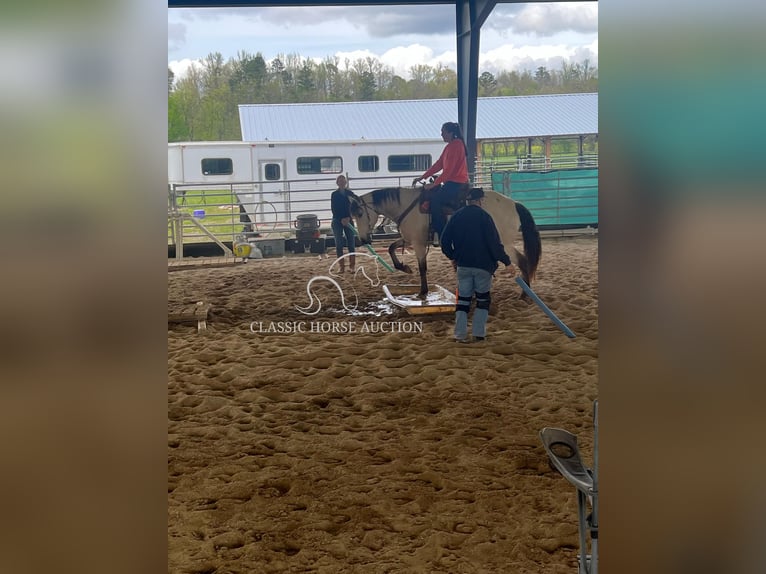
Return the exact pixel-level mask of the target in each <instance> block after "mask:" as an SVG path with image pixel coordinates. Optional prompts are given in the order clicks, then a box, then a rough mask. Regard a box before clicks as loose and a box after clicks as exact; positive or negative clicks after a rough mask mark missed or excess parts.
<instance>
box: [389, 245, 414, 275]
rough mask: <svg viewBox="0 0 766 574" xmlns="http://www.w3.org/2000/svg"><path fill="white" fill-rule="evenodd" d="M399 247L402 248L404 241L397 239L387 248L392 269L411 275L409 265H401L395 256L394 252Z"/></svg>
mask: <svg viewBox="0 0 766 574" xmlns="http://www.w3.org/2000/svg"><path fill="white" fill-rule="evenodd" d="M400 247H404V239H397V240H396V241H394V242H393V243H392V244H391V245H389V246H388V254H389V255H390V256H391V261H392V262H393V264H394V267H395V268H396V269H398V270H399V271H404V272H405V273H412V268H411V267H410V266H409V265H405V264H403V263H402V262H401V260H400V259H399V258H398V257H397V256H396V250H397V249H399V248H400Z"/></svg>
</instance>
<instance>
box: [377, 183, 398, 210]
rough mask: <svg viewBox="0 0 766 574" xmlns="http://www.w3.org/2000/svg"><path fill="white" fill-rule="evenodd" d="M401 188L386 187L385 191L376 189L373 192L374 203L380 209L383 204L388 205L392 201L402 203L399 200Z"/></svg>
mask: <svg viewBox="0 0 766 574" xmlns="http://www.w3.org/2000/svg"><path fill="white" fill-rule="evenodd" d="M400 189H401V188H398V187H385V188H383V189H376V190H373V192H372V203H373V204H374V205H375V206H376V207H378V206H380V204H381V203H388V202H390V201H395V202H396V203H401V200H400V198H399V190H400Z"/></svg>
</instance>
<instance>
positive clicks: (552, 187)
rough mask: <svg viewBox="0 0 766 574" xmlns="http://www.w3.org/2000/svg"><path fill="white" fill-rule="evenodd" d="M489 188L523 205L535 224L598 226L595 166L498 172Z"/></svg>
mask: <svg viewBox="0 0 766 574" xmlns="http://www.w3.org/2000/svg"><path fill="white" fill-rule="evenodd" d="M492 189H493V190H494V191H497V192H499V193H502V194H503V195H506V196H508V197H510V198H512V199H513V200H514V201H517V202H519V203H522V204H524V206H525V207H526V208H527V209H529V211H530V212H531V213H532V217H534V218H535V222H536V223H537V225H538V227H541V228H545V227H567V226H574V227H579V226H586V225H592V226H596V225H598V169H561V170H552V171H546V172H536V171H498V172H494V173H493V174H492Z"/></svg>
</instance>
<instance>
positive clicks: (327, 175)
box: [168, 140, 444, 228]
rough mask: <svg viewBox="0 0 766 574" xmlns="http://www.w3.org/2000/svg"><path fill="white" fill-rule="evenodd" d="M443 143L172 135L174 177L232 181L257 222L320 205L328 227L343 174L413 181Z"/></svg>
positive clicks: (285, 221)
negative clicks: (212, 138)
mask: <svg viewBox="0 0 766 574" xmlns="http://www.w3.org/2000/svg"><path fill="white" fill-rule="evenodd" d="M443 148H444V142H443V141H441V140H415V141H411V142H402V141H393V140H390V141H387V140H374V141H368V140H358V141H327V142H269V141H264V142H241V141H230V142H185V143H184V142H182V143H170V144H168V183H169V184H170V185H171V186H172V187H174V188H176V189H177V190H179V191H183V190H188V189H190V188H192V187H196V188H198V189H230V190H231V191H233V192H234V194H235V195H236V197H237V200H238V201H239V203H240V206H241V209H242V211H243V212H244V213H246V214H247V215H248V216H249V219H250V220H251V221H252V222H253V223H256V224H257V223H261V222H268V223H271V222H274V218H275V217H276V220H277V226H278V227H280V228H285V227H287V228H289V227H291V226H292V223H293V220H294V218H295V216H297V215H298V214H302V213H314V214H317V215H318V216H319V218H320V219H322V220H323V222H326V225H323V226H324V227H329V221H330V195H331V194H332V192H333V190H335V180H336V178H337V177H338V176H339V175H341V174H342V175H345V176H346V177H348V179H349V187H350V188H351V189H352V190H354V191H355V192H358V193H365V192H367V191H370V190H372V189H376V188H380V187H398V186H409V185H410V184H411V183H412V180H413V178H415V177H418V176H420V175H422V174H423V172H424V171H426V170H427V169H428V168H429V167H431V165H432V164H433V162H435V161H436V160H437V159H438V158H439V155H440V154H441V152H442V150H443ZM266 206H268V207H266Z"/></svg>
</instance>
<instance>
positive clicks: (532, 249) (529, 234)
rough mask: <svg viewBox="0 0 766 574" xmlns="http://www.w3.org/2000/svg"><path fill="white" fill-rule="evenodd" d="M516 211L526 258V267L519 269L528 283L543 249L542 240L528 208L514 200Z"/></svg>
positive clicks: (535, 269)
mask: <svg viewBox="0 0 766 574" xmlns="http://www.w3.org/2000/svg"><path fill="white" fill-rule="evenodd" d="M516 213H518V214H519V220H520V221H521V236H522V238H523V240H524V259H526V265H525V267H526V269H524V268H522V269H521V271H522V273H524V274H525V275H526V277H525V278H524V279H525V280H526V282H527V284H529V283H531V282H532V279H534V278H535V272H536V271H537V264H538V263H540V255H541V254H542V251H543V248H542V242H541V241H540V232H539V231H538V229H537V224H536V223H535V220H534V219H533V218H532V214H531V213H529V210H528V209H527V208H526V207H524V206H523V205H522V204H520V203H519V202H516ZM520 267H521V266H520Z"/></svg>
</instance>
